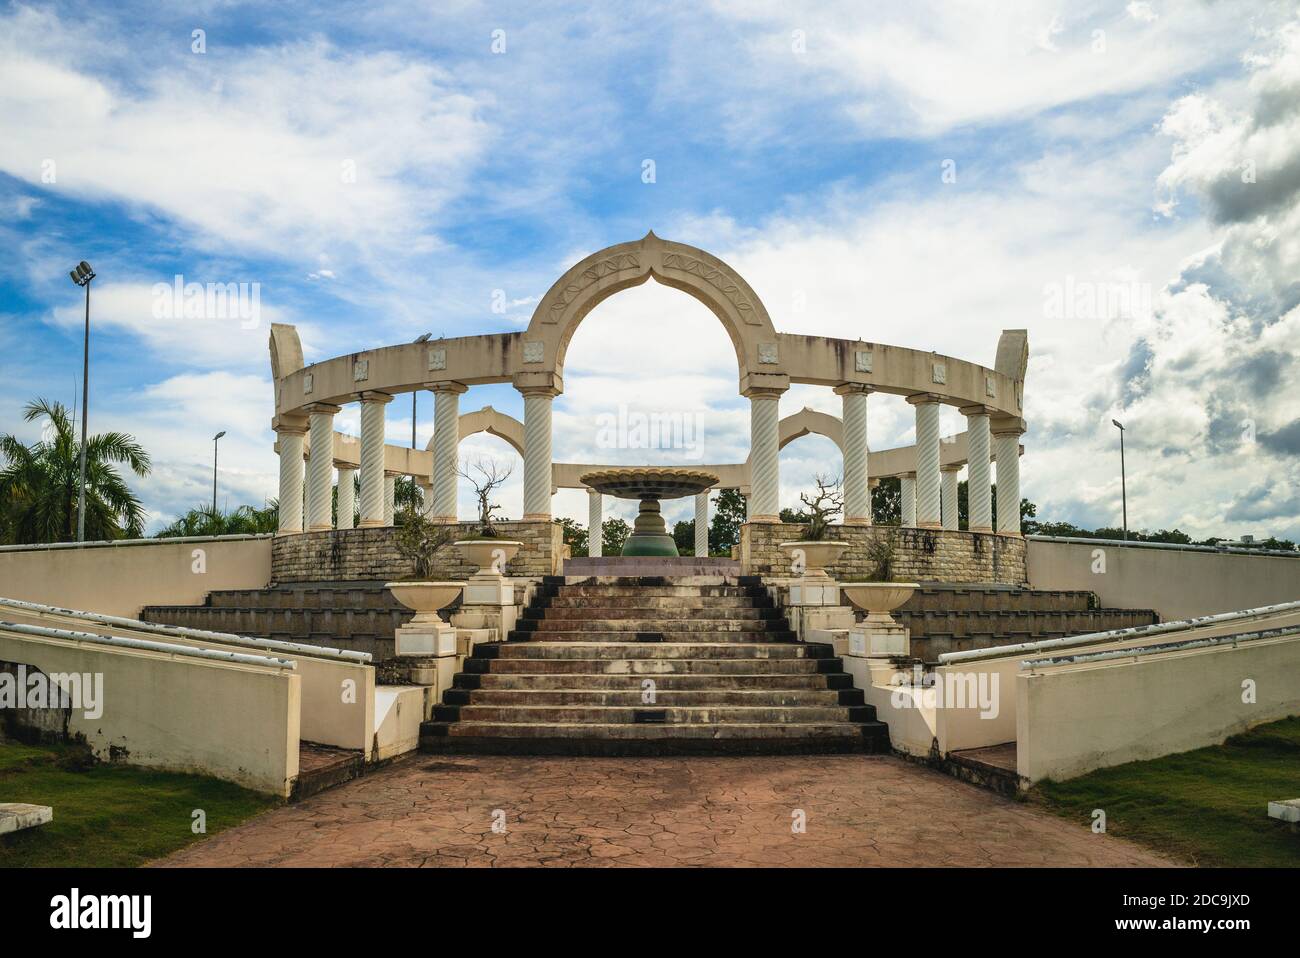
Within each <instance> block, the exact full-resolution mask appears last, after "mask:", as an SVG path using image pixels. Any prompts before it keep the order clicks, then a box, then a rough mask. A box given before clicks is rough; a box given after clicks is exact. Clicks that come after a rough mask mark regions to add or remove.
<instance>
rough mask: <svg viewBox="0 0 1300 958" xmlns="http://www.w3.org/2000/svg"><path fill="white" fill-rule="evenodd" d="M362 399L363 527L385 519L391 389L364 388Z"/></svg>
mask: <svg viewBox="0 0 1300 958" xmlns="http://www.w3.org/2000/svg"><path fill="white" fill-rule="evenodd" d="M358 398H359V399H360V400H361V521H360V523H358V525H360V526H361V528H363V529H365V528H369V527H373V526H382V525H387V524H388V523H386V522H385V520H384V406H385V404H387V403H390V402H392V401H393V397H392V396H390V395H388V393H380V392H364V393H362V394H361V395H360V396H359V397H358Z"/></svg>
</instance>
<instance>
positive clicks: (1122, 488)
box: [1110, 419, 1128, 542]
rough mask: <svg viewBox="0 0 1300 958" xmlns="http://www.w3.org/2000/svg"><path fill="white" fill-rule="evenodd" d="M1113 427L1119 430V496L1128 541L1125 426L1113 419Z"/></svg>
mask: <svg viewBox="0 0 1300 958" xmlns="http://www.w3.org/2000/svg"><path fill="white" fill-rule="evenodd" d="M1110 423H1111V425H1112V426H1114V427H1115V428H1116V429H1118V430H1119V494H1120V500H1121V502H1123V505H1124V541H1125V542H1127V541H1128V481H1127V480H1126V479H1125V477H1124V424H1123V423H1121V422H1120V421H1119V420H1118V419H1112V420H1111V421H1110Z"/></svg>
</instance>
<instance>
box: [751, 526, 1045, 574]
mask: <svg viewBox="0 0 1300 958" xmlns="http://www.w3.org/2000/svg"><path fill="white" fill-rule="evenodd" d="M806 528H807V526H804V525H801V524H798V523H788V522H787V523H746V524H745V525H743V526H741V534H740V561H741V569H742V570H743V572H744V574H745V575H767V576H787V575H790V556H789V554H788V553H787V552H785V551H784V550H782V549H781V548H780V547H779V545H778V544H779V543H781V542H789V541H791V540H794V539H798V538H800V536H801V535H802V534H803V530H804V529H806ZM886 535H893V536H894V537H895V558H894V571H893V578H894V579H895V580H896V581H900V582H909V581H911V582H992V583H997V584H1001V585H1012V586H1023V585H1025V583H1026V581H1027V579H1028V575H1027V572H1026V565H1025V540H1024V539H1022V538H1021V537H1019V536H1004V535H992V534H984V533H977V532H963V531H959V530H955V529H911V528H899V527H897V526H833V527H832V531H831V535H830V538H832V539H837V540H839V541H841V542H847V543H848V544H849V547H848V548H847V549H846V550H844V553H843V555H841V556H840V558H839V559H838V560H836V562H835V563H834V564H833V565H831V566H828V567H827V572H828V573H829V574H830V575H831V577H832V578H837V579H844V578H850V577H855V576H865V575H870V574H871V572H872V571H873V568H874V566H873V564H872V563H871V561H870V560H869V559H868V558H867V548H868V546H869V544H870V543H871V541H872V540H873V539H876V538H878V537H881V536H886Z"/></svg>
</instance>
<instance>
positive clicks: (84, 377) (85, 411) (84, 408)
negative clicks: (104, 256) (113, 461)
mask: <svg viewBox="0 0 1300 958" xmlns="http://www.w3.org/2000/svg"><path fill="white" fill-rule="evenodd" d="M68 275H69V276H71V277H72V281H73V282H74V283H76V284H77V285H78V286H84V287H85V289H86V334H85V339H84V340H83V342H82V349H81V480H80V482H79V483H78V484H77V541H78V542H85V541H86V419H87V417H88V416H89V414H90V281H91V280H92V279H94V278H95V271H94V270H93V269H91V268H90V264H89V263H87V262H86V261H85V260H84V259H83V260H82V261H81V262H80V263H78V264H77V265H76V268H74V269H73V270H72V271H71V272H70V273H69V274H68Z"/></svg>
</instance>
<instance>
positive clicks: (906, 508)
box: [898, 472, 916, 527]
mask: <svg viewBox="0 0 1300 958" xmlns="http://www.w3.org/2000/svg"><path fill="white" fill-rule="evenodd" d="M898 490H899V492H900V494H901V496H902V502H901V503H900V505H899V508H900V510H901V511H900V516H899V518H900V524H901V525H904V526H908V527H913V526H915V525H916V473H914V472H909V473H907V474H906V475H904V476H902V477H900V478H899V480H898Z"/></svg>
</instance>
